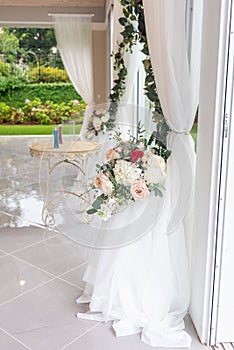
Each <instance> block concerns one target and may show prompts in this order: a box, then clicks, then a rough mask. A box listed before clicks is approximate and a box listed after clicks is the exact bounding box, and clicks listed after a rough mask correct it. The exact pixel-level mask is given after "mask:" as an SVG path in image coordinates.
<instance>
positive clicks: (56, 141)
mask: <svg viewBox="0 0 234 350" xmlns="http://www.w3.org/2000/svg"><path fill="white" fill-rule="evenodd" d="M54 148H59V137H58V129H54Z"/></svg>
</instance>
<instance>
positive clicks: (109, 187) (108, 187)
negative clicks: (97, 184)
mask: <svg viewBox="0 0 234 350" xmlns="http://www.w3.org/2000/svg"><path fill="white" fill-rule="evenodd" d="M101 190H102V192H103V193H105V194H107V195H108V194H111V193H112V192H113V184H112V182H111V181H104V182H103V183H102V187H101Z"/></svg>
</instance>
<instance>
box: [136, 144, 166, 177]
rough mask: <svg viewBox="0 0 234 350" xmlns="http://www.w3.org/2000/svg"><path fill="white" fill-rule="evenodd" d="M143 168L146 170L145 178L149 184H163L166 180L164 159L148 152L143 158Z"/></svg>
mask: <svg viewBox="0 0 234 350" xmlns="http://www.w3.org/2000/svg"><path fill="white" fill-rule="evenodd" d="M142 161H143V167H144V168H146V171H145V175H144V178H145V180H146V181H147V183H160V184H162V183H163V182H164V180H165V178H166V163H165V161H164V159H163V158H162V157H160V156H158V155H156V154H153V153H152V152H151V151H150V150H148V151H147V152H146V153H145V155H144V156H143V157H142Z"/></svg>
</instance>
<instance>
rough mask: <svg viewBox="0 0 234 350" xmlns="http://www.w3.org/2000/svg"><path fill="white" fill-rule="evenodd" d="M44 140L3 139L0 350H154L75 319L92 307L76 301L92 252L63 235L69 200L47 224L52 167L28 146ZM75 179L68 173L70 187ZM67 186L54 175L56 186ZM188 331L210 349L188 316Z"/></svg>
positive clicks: (195, 342)
mask: <svg viewBox="0 0 234 350" xmlns="http://www.w3.org/2000/svg"><path fill="white" fill-rule="evenodd" d="M43 139H44V138H43ZM38 140H40V138H25V137H15V138H5V137H1V138H0V149H1V158H0V281H1V284H0V350H23V349H31V350H62V349H67V350H86V349H87V350H104V349H107V350H117V349H121V350H130V349H134V350H146V349H151V348H150V347H149V346H146V345H144V344H143V343H142V342H141V341H140V337H139V335H135V336H129V337H122V338H116V337H115V335H114V334H113V331H112V329H111V327H110V324H102V323H96V322H94V321H86V320H81V319H77V318H76V316H75V315H76V313H77V312H78V311H81V312H82V311H84V310H85V307H86V306H82V305H77V304H76V303H75V299H76V298H77V297H78V296H79V295H80V293H81V291H82V288H83V282H82V275H83V272H84V269H85V267H86V259H87V255H88V249H87V248H84V247H82V246H80V245H78V244H77V243H75V242H73V241H71V240H69V239H68V238H67V237H66V235H64V234H63V233H64V231H66V229H67V230H71V228H74V225H75V221H74V220H70V217H69V213H71V211H69V210H67V208H66V205H67V203H66V201H61V203H60V204H58V207H57V208H56V210H55V211H56V222H57V224H58V225H57V227H55V228H53V229H48V228H45V226H44V225H43V223H42V220H41V217H40V213H41V209H42V204H43V201H42V196H41V190H43V186H44V185H45V164H42V163H41V162H40V161H39V160H35V159H32V158H31V157H30V155H29V152H28V145H30V144H31V143H34V142H37V141H38ZM39 175H40V184H41V186H40V185H39ZM56 176H57V178H56ZM75 176H76V174H75V173H74V171H73V170H71V171H70V170H69V172H68V173H66V174H65V176H64V178H63V181H64V183H65V185H66V186H68V187H69V186H70V185H71V183H72V182H73V180H74V179H75ZM60 180H61V176H60V174H59V173H55V178H54V182H53V184H52V186H54V188H56V187H57V186H58V184H59V181H60ZM64 213H67V215H66V217H65V215H64ZM61 227H62V232H63V233H61ZM186 327H187V331H188V332H189V333H190V334H191V335H192V338H193V342H192V350H199V349H201V350H202V349H206V347H204V346H202V345H201V344H200V343H199V341H198V339H197V337H196V334H195V331H194V329H193V326H192V324H191V321H190V319H189V318H187V320H186Z"/></svg>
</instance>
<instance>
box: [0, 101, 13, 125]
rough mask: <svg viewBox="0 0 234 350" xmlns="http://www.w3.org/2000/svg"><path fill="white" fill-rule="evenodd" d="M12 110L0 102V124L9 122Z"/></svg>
mask: <svg viewBox="0 0 234 350" xmlns="http://www.w3.org/2000/svg"><path fill="white" fill-rule="evenodd" d="M11 116H12V108H11V107H10V106H7V105H6V104H5V103H4V102H0V124H2V123H8V122H10V121H11Z"/></svg>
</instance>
